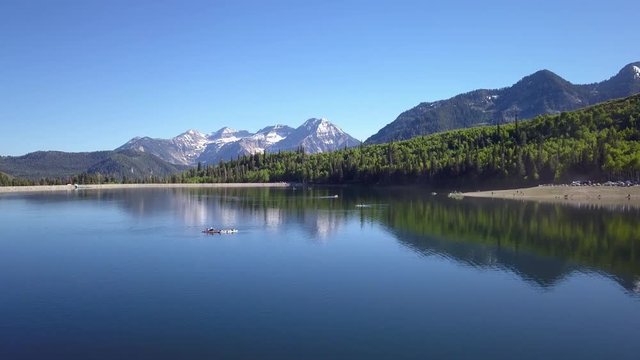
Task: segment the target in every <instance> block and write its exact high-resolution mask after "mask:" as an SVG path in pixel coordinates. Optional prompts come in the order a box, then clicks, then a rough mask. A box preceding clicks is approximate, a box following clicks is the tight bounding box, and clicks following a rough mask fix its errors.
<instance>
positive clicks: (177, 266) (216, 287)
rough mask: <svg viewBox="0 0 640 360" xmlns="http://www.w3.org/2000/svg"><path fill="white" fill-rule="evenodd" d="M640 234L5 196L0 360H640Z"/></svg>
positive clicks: (445, 218) (349, 191)
mask: <svg viewBox="0 0 640 360" xmlns="http://www.w3.org/2000/svg"><path fill="white" fill-rule="evenodd" d="M336 195H337V197H336ZM639 220H640V211H639V210H638V209H634V208H624V207H622V208H619V209H607V208H600V207H595V206H582V207H569V206H562V205H544V204H537V203H529V202H526V203H525V202H516V201H506V200H490V199H487V200H483V199H464V200H453V199H448V198H447V197H446V196H440V195H437V196H431V195H430V194H428V193H424V194H423V193H422V192H421V191H419V190H416V189H364V188H309V189H301V188H299V189H295V190H294V189H288V188H255V189H234V188H227V189H137V190H136V189H134V190H132V189H127V190H105V191H96V190H81V191H75V192H69V193H51V194H45V193H30V194H0V291H1V292H0V358H1V359H227V358H228V359H424V358H491V359H513V358H518V359H547V358H579V359H604V358H610V359H637V358H638V356H640V355H639V354H640V341H638V332H639V331H640V221H639ZM207 226H215V227H219V228H237V229H238V230H239V231H238V233H237V234H226V235H225V234H223V235H219V234H215V235H208V234H203V233H202V230H203V229H204V228H205V227H207Z"/></svg>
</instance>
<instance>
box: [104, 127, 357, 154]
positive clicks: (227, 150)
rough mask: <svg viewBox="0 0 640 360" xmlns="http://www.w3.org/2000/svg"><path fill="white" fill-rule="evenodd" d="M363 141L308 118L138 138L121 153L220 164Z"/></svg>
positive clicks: (327, 148)
mask: <svg viewBox="0 0 640 360" xmlns="http://www.w3.org/2000/svg"><path fill="white" fill-rule="evenodd" d="M358 144H360V141H358V140H356V139H355V138H353V137H352V136H351V135H349V134H347V133H345V132H344V131H343V130H342V129H340V128H339V127H337V126H336V125H334V124H332V123H331V122H330V121H328V120H326V119H316V118H313V119H309V120H307V121H305V122H304V123H303V124H302V125H300V126H299V127H298V128H296V129H294V128H292V127H289V126H286V125H274V126H268V127H265V128H263V129H260V130H258V131H257V132H255V133H250V132H248V131H245V130H234V129H231V128H228V127H223V128H222V129H220V130H218V131H215V132H213V133H211V134H203V133H201V132H199V131H196V130H189V131H187V132H184V133H182V134H180V135H178V136H176V137H174V138H172V139H153V138H150V137H135V138H133V139H131V140H130V141H128V142H127V143H126V144H124V145H122V146H121V147H119V148H118V149H116V150H117V151H120V150H126V149H128V150H137V151H141V152H145V153H150V154H153V155H155V156H157V157H159V158H160V159H162V160H164V161H167V162H169V163H172V164H177V165H194V164H197V163H203V164H217V163H218V162H220V161H224V160H231V159H235V158H237V157H238V156H243V155H253V154H256V153H263V152H265V151H268V152H278V151H288V150H296V149H298V148H302V149H304V151H305V152H307V153H310V154H315V153H320V152H327V151H334V150H338V149H342V148H345V147H352V146H357V145H358Z"/></svg>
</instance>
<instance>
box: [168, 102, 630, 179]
mask: <svg viewBox="0 0 640 360" xmlns="http://www.w3.org/2000/svg"><path fill="white" fill-rule="evenodd" d="M639 177H640V96H638V95H635V96H631V97H628V98H626V99H621V100H616V101H611V102H607V103H603V104H600V105H596V106H593V107H590V108H587V109H583V110H580V111H575V112H564V113H561V114H558V115H545V116H539V117H537V118H534V119H532V120H529V121H523V122H520V123H511V124H507V125H502V126H500V125H497V126H482V127H475V128H469V129H462V130H455V131H449V132H444V133H439V134H435V135H431V136H425V137H417V138H414V139H411V140H407V141H401V142H393V143H388V144H381V145H369V146H360V147H356V148H350V149H345V150H340V151H336V152H332V153H323V154H315V155H308V154H305V153H304V152H303V151H296V152H282V153H276V154H256V155H253V156H247V157H242V158H239V159H238V160H235V161H230V162H226V163H221V164H219V165H217V166H207V167H204V168H200V169H191V170H189V171H188V172H186V173H184V174H182V175H174V176H172V178H171V179H170V181H172V182H181V181H186V182H267V181H271V182H275V181H292V182H303V183H319V184H329V183H330V184H343V183H364V184H407V183H424V184H430V185H434V186H461V187H464V186H476V187H479V186H482V185H490V186H494V187H495V186H507V185H523V184H535V183H546V182H553V181H557V182H560V181H567V180H570V179H574V178H585V179H587V178H588V179H593V180H598V179H602V180H604V179H638V178H639Z"/></svg>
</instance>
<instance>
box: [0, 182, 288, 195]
mask: <svg viewBox="0 0 640 360" xmlns="http://www.w3.org/2000/svg"><path fill="white" fill-rule="evenodd" d="M289 186H293V184H291V183H285V182H278V183H218V184H95V185H94V184H91V185H78V186H77V187H76V185H71V184H67V185H37V186H0V193H16V192H56V191H77V190H107V189H157V188H245V187H289Z"/></svg>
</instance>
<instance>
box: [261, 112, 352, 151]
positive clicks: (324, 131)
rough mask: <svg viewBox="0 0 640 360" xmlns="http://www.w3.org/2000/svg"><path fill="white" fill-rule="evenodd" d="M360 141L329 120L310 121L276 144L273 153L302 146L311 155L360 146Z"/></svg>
mask: <svg viewBox="0 0 640 360" xmlns="http://www.w3.org/2000/svg"><path fill="white" fill-rule="evenodd" d="M359 144H360V141H358V140H356V139H355V138H353V137H352V136H351V135H349V134H347V133H346V132H344V131H343V130H342V129H340V128H339V127H337V126H335V125H334V124H332V123H331V122H330V121H329V120H327V119H315V118H314V119H309V120H307V121H305V122H304V124H302V125H301V126H300V127H299V128H297V129H295V130H294V131H293V132H292V133H291V135H289V136H287V137H286V138H285V139H283V140H282V141H279V142H278V143H276V144H274V145H273V147H272V148H271V150H272V151H279V150H295V149H297V148H299V147H300V146H302V147H303V148H304V150H305V152H307V153H310V154H315V153H321V152H327V151H334V150H338V149H343V148H345V147H352V146H358V145H359Z"/></svg>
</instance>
